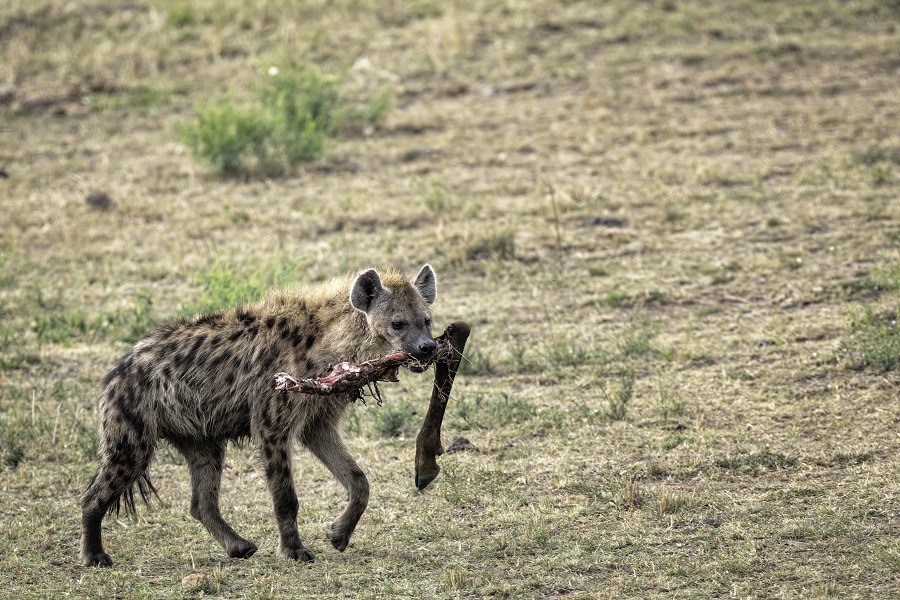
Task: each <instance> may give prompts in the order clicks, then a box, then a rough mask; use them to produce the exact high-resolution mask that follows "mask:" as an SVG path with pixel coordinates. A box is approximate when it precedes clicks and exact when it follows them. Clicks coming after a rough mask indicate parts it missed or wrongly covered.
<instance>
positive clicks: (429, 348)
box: [419, 340, 437, 358]
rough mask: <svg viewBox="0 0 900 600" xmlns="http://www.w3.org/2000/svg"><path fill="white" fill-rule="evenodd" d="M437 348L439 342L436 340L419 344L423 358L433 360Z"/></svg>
mask: <svg viewBox="0 0 900 600" xmlns="http://www.w3.org/2000/svg"><path fill="white" fill-rule="evenodd" d="M435 348H437V342H435V341H434V340H425V341H424V342H421V343H420V344H419V356H421V357H422V358H431V356H432V355H433V354H434V350H435Z"/></svg>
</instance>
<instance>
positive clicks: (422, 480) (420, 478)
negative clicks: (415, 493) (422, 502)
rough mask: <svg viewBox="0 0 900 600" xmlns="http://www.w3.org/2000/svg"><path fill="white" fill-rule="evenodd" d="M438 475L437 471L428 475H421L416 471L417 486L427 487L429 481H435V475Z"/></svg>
mask: <svg viewBox="0 0 900 600" xmlns="http://www.w3.org/2000/svg"><path fill="white" fill-rule="evenodd" d="M438 472H440V471H438ZM437 476H438V474H437V473H429V474H427V475H419V474H418V473H416V487H417V488H419V489H420V490H424V489H425V487H426V486H427V485H428V484H429V483H431V482H432V481H434V479H435V477H437Z"/></svg>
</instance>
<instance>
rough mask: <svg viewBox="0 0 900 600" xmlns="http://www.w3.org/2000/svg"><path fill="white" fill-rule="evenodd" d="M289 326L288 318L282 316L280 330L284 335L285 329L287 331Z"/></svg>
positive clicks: (279, 322) (279, 323)
mask: <svg viewBox="0 0 900 600" xmlns="http://www.w3.org/2000/svg"><path fill="white" fill-rule="evenodd" d="M287 328H288V320H287V318H286V317H281V318H280V319H278V331H279V332H281V333H282V335H283V334H284V332H285V331H287Z"/></svg>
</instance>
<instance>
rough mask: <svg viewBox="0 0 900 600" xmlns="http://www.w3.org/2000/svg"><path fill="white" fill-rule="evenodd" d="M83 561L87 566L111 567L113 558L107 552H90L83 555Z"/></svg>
mask: <svg viewBox="0 0 900 600" xmlns="http://www.w3.org/2000/svg"><path fill="white" fill-rule="evenodd" d="M81 563H82V564H83V565H84V566H86V567H111V566H112V559H111V558H110V557H109V554H107V553H106V552H90V553H86V554H83V555H82V557H81Z"/></svg>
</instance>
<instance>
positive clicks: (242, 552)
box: [225, 540, 258, 558]
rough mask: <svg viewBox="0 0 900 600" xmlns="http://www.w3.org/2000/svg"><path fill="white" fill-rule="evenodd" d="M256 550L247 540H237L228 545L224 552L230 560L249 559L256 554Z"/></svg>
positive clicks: (254, 545)
mask: <svg viewBox="0 0 900 600" xmlns="http://www.w3.org/2000/svg"><path fill="white" fill-rule="evenodd" d="M257 550H258V548H257V547H256V544H254V543H253V542H248V541H247V540H237V541H235V542H233V543H231V544H229V545H228V548H227V549H226V550H225V551H226V552H227V553H228V556H230V557H231V558H250V557H251V556H253V555H254V554H255V553H256V551H257Z"/></svg>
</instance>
